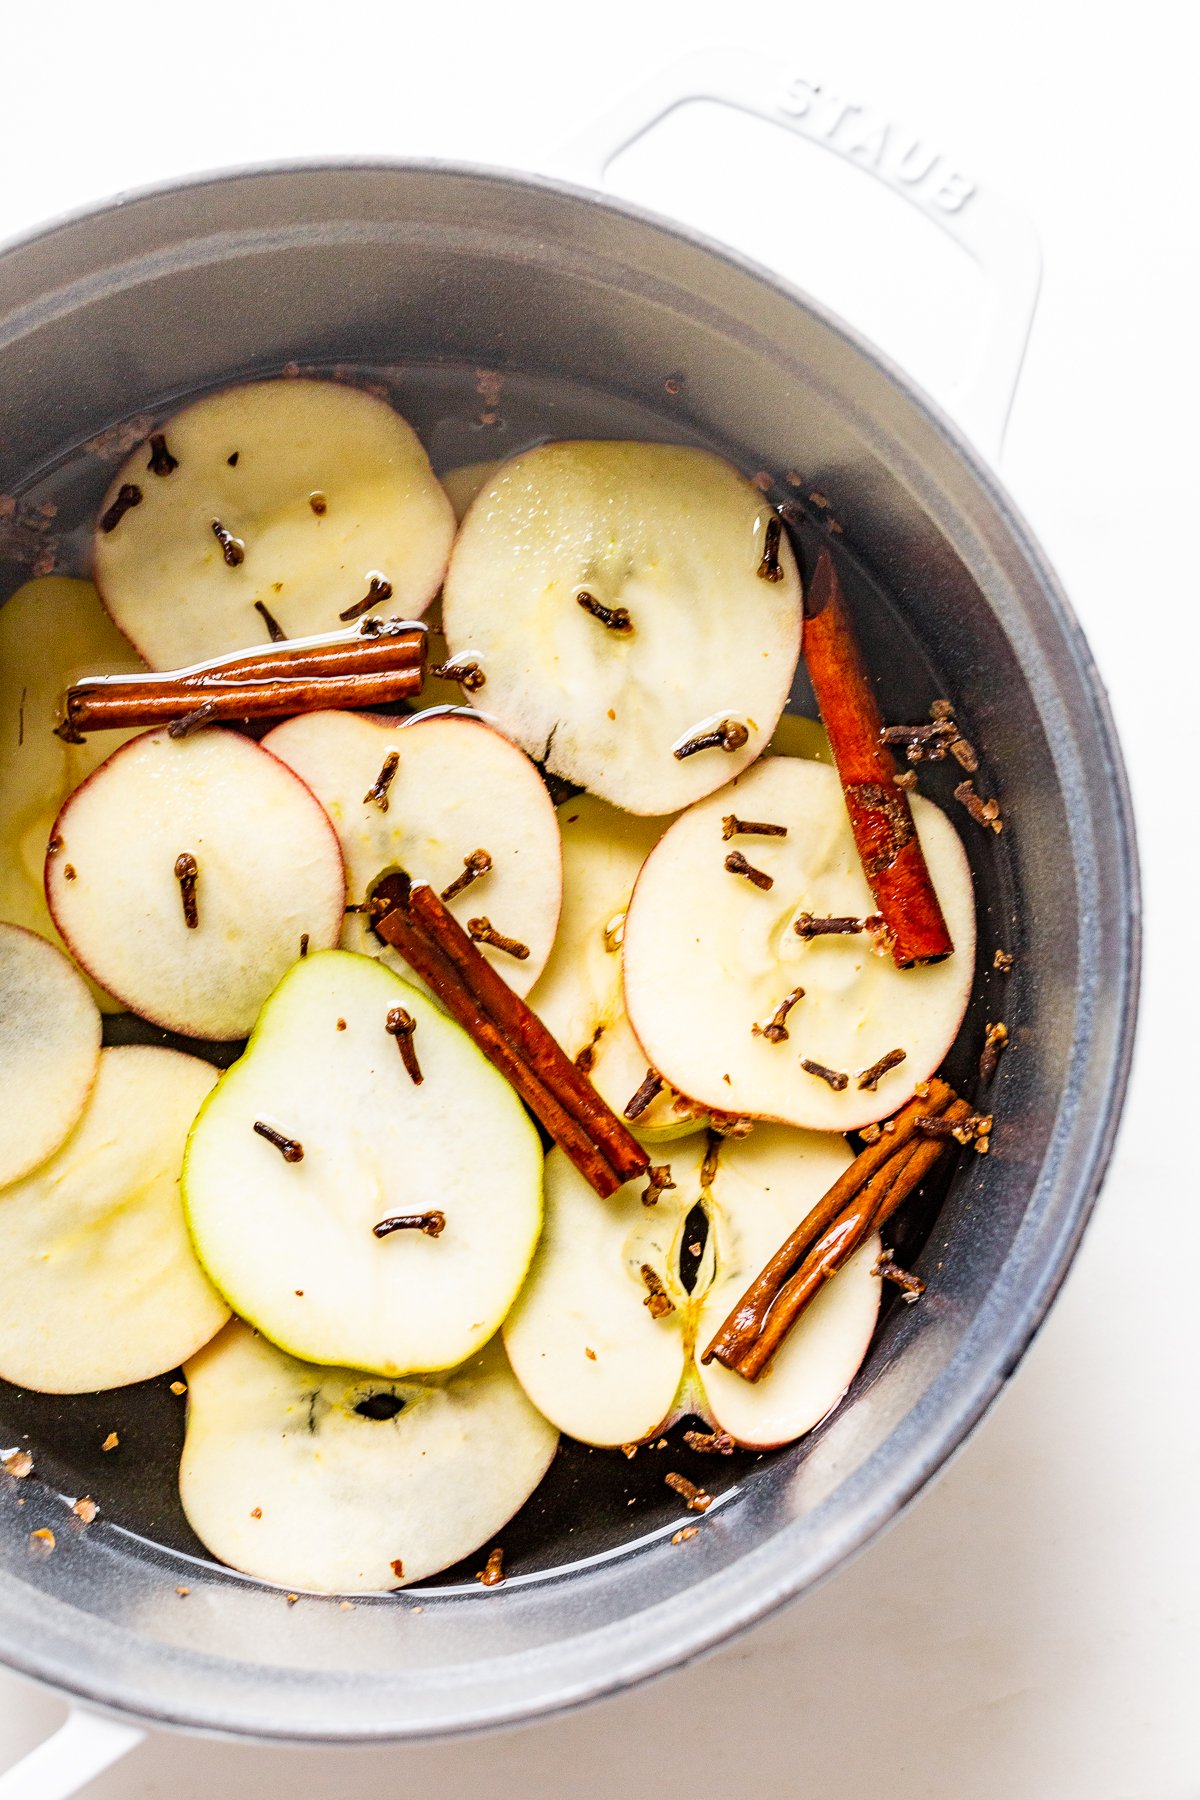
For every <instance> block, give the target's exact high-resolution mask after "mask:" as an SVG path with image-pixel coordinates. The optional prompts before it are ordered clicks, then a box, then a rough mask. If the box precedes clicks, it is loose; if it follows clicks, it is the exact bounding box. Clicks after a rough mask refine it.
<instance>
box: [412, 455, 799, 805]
mask: <svg viewBox="0 0 1200 1800" xmlns="http://www.w3.org/2000/svg"><path fill="white" fill-rule="evenodd" d="M778 527H779V522H778V519H777V518H776V517H775V514H774V512H773V510H772V508H771V507H770V506H769V505H768V503H767V501H766V500H765V499H764V498H763V495H762V494H761V493H760V492H759V490H758V489H757V488H756V487H754V486H753V484H752V483H750V482H748V481H746V480H745V479H744V478H743V477H742V476H741V475H740V474H739V473H738V472H737V470H736V469H734V468H733V467H732V465H731V464H729V463H727V462H725V461H723V460H722V459H721V458H720V457H717V456H713V455H712V454H710V453H709V452H708V451H704V450H693V449H688V448H684V447H681V446H678V445H670V444H637V443H620V442H574V443H552V444H543V445H541V446H540V447H539V448H537V449H534V450H529V451H526V452H524V453H523V454H522V455H520V456H517V457H514V458H513V460H512V461H511V462H507V463H505V464H503V465H502V466H501V468H500V469H499V470H498V471H497V472H496V474H495V475H494V476H493V478H492V480H491V481H490V483H488V484H487V485H486V486H485V487H484V488H483V489H482V490H481V491H480V493H479V494H478V495H477V497H476V499H475V500H474V502H473V504H472V506H471V508H470V511H469V512H468V514H467V516H466V518H465V519H464V521H463V524H462V528H461V529H460V531H459V534H458V538H457V540H456V542H455V546H454V552H453V555H452V557H451V560H450V568H449V571H448V572H447V576H446V585H445V593H444V596H443V606H442V611H443V617H444V621H445V628H446V636H447V640H448V642H449V646H450V649H451V650H452V651H453V652H455V653H456V654H457V655H459V656H462V657H470V658H472V659H473V660H475V661H478V662H479V663H480V664H481V666H482V668H483V670H484V674H485V676H486V685H485V686H484V687H483V689H482V690H481V691H480V693H479V695H478V704H479V705H480V706H481V707H482V708H484V709H485V710H486V711H487V712H488V713H490V714H492V715H493V716H494V717H495V718H496V719H498V721H499V723H500V724H501V725H502V726H503V727H504V729H505V730H506V731H507V732H509V734H510V735H511V736H512V737H513V738H515V739H516V741H517V743H519V744H520V745H521V747H522V748H523V749H524V750H527V751H528V752H529V754H530V755H531V756H533V757H536V758H538V759H539V760H541V761H544V762H545V764H546V766H547V767H548V768H549V769H550V771H551V772H552V773H553V774H555V775H560V776H562V777H563V778H564V779H565V780H567V781H571V782H577V783H578V784H579V785H580V786H581V787H584V788H587V789H588V791H589V792H590V793H593V794H597V795H599V796H600V797H601V798H602V799H605V800H609V801H611V802H612V803H613V805H616V806H620V807H623V808H624V809H625V810H626V811H627V812H633V813H643V814H655V813H668V812H674V811H676V810H678V808H680V807H683V806H687V805H689V804H690V803H691V802H692V801H694V800H697V799H699V798H700V796H701V795H703V794H708V793H711V792H712V791H713V789H714V788H717V787H720V786H721V785H722V784H723V783H724V782H726V781H728V780H729V778H730V776H731V775H735V774H737V772H738V771H739V770H740V769H743V768H745V767H746V766H747V765H748V764H749V763H751V762H752V761H753V760H754V758H755V757H756V756H757V755H758V754H759V753H760V751H761V750H762V749H763V748H764V747H765V745H766V743H767V740H768V739H769V737H770V736H771V733H772V731H773V730H774V728H775V725H776V722H777V721H778V719H779V715H780V713H781V712H782V711H783V706H784V702H785V701H786V699H787V695H788V690H789V688H790V687H791V683H792V677H793V675H794V673H795V668H796V659H797V656H798V654H799V650H800V633H801V605H800V579H799V576H798V574H797V572H796V565H795V561H794V559H793V557H792V553H791V549H790V547H789V545H788V544H787V542H786V540H779V541H777V539H778ZM768 532H769V533H770V538H768ZM760 571H762V573H760ZM768 577H772V578H768ZM714 729H717V735H718V736H719V737H720V738H721V740H722V742H723V743H724V744H725V746H726V748H722V747H720V745H717V746H716V747H709V748H703V749H697V750H695V752H694V753H692V754H686V755H684V756H682V757H678V756H677V755H676V752H677V751H682V750H685V749H686V748H687V747H688V746H689V745H691V744H693V743H695V742H696V741H697V740H703V739H705V738H706V737H707V736H708V735H709V734H710V733H711V732H712V731H713V730H714Z"/></svg>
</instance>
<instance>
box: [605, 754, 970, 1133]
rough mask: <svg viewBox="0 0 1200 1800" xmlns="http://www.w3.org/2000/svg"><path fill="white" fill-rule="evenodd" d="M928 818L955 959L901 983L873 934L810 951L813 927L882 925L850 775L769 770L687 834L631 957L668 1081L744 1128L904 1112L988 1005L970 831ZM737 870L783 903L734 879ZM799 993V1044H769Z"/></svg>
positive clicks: (643, 900) (654, 876)
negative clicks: (976, 979)
mask: <svg viewBox="0 0 1200 1800" xmlns="http://www.w3.org/2000/svg"><path fill="white" fill-rule="evenodd" d="M912 809H913V818H914V820H915V822H916V827H917V833H918V836H919V838H920V841H921V847H922V849H923V850H924V852H925V860H926V862H927V863H928V865H929V870H930V874H931V875H932V877H933V882H934V886H935V888H936V889H937V895H938V899H939V900H940V902H941V906H942V911H943V912H944V913H945V916H946V920H947V923H948V925H949V927H950V932H951V936H952V937H953V939H954V943H955V952H954V955H953V956H951V957H949V958H948V959H947V960H946V961H945V962H942V963H937V964H935V965H933V966H930V967H924V968H917V969H897V968H896V966H895V964H894V963H893V962H892V959H891V957H890V956H889V955H888V954H887V953H886V947H885V946H884V945H883V943H882V942H881V941H880V939H879V937H878V935H877V934H876V933H873V932H871V931H863V932H859V933H857V934H855V935H852V936H820V937H813V938H810V939H802V938H801V937H799V936H797V934H796V931H795V929H794V927H795V925H796V922H797V920H798V919H799V915H800V914H801V913H811V914H812V915H813V916H814V917H815V918H828V917H854V918H858V919H862V918H866V917H869V916H870V915H871V914H872V911H873V901H872V899H871V894H870V890H869V889H868V887H867V883H866V879H865V877H864V875H863V872H862V866H861V864H860V861H859V857H858V852H857V851H856V849H855V846H854V840H853V838H852V836H851V834H850V826H849V822H848V820H847V816H846V808H845V803H844V801H843V799H842V790H841V784H840V782H839V780H838V776H837V773H836V771H835V770H834V769H832V768H828V767H825V766H824V765H822V764H820V763H816V762H812V761H808V760H805V759H800V758H792V757H768V758H766V759H764V760H763V761H762V762H760V763H759V764H758V765H757V766H756V767H755V768H753V769H751V770H750V771H748V773H747V774H745V775H743V776H741V777H739V778H738V779H737V780H736V781H734V782H732V783H731V784H730V785H729V787H727V788H725V789H723V790H722V792H721V793H719V794H715V795H713V796H712V797H711V798H710V799H707V800H704V801H702V802H701V803H700V804H699V805H698V806H694V807H693V808H692V809H691V810H690V811H689V812H687V813H685V814H684V815H683V817H682V818H680V819H678V820H677V821H676V822H675V824H674V825H672V827H671V829H670V830H669V831H668V832H667V833H666V835H665V836H664V837H663V838H662V840H661V842H660V843H659V845H658V847H657V849H656V850H654V851H653V852H652V854H651V855H650V857H649V858H648V859H647V861H646V864H645V866H644V868H643V869H642V872H641V874H640V876H639V877H638V883H637V886H636V888H635V889H634V893H633V899H632V901H631V902H630V906H629V913H628V917H627V919H626V922H625V944H624V966H625V1004H626V1006H627V1008H628V1010H629V1018H630V1022H631V1023H632V1025H633V1029H634V1031H635V1032H636V1033H637V1036H638V1039H639V1040H640V1042H641V1043H642V1044H643V1045H644V1047H645V1050H646V1054H647V1058H648V1060H649V1061H650V1062H651V1063H653V1064H654V1066H655V1068H657V1069H659V1070H660V1071H661V1072H662V1074H663V1075H664V1076H665V1077H666V1079H667V1080H668V1081H670V1082H671V1083H672V1084H673V1085H674V1086H676V1087H678V1088H680V1089H682V1091H683V1092H684V1093H686V1094H690V1095H691V1097H692V1098H693V1099H694V1100H696V1101H697V1102H699V1103H701V1104H704V1105H707V1106H711V1107H716V1108H720V1109H722V1110H725V1111H728V1112H734V1113H743V1114H750V1115H752V1116H754V1117H758V1118H770V1119H779V1120H782V1121H783V1122H784V1123H786V1124H791V1125H801V1126H807V1127H810V1128H812V1129H814V1130H818V1131H852V1130H857V1129H858V1128H859V1127H860V1126H862V1125H866V1124H869V1123H870V1122H871V1121H872V1120H875V1119H881V1118H884V1117H885V1116H886V1115H887V1114H888V1113H890V1112H893V1111H894V1110H895V1108H896V1107H897V1106H899V1105H900V1104H901V1103H902V1102H903V1101H905V1100H907V1099H908V1097H909V1095H910V1094H911V1093H912V1091H913V1088H914V1086H915V1085H916V1083H918V1082H920V1081H923V1080H925V1078H926V1077H927V1076H929V1075H931V1074H932V1073H933V1071H934V1070H935V1069H936V1068H937V1067H938V1065H939V1064H940V1063H941V1061H942V1059H943V1057H944V1056H945V1055H946V1052H947V1051H948V1050H949V1048H950V1045H951V1044H952V1043H953V1041H954V1036H955V1033H956V1032H957V1030H958V1027H959V1024H960V1023H961V1020H962V1016H963V1013H964V1011H965V1009H966V1005H967V1000H968V997H969V995H970V989H971V981H972V978H973V976H974V969H975V909H974V901H973V896H972V889H971V875H970V870H969V868H968V866H967V859H966V855H965V853H964V851H963V848H962V845H961V843H960V842H959V839H958V835H957V833H956V832H955V830H954V827H953V825H952V824H951V823H950V821H949V819H947V818H946V816H945V814H944V813H942V812H941V811H939V809H938V808H937V807H936V806H934V805H933V803H932V802H931V801H929V800H925V799H922V798H920V797H919V796H916V795H914V796H913V801H912ZM731 814H732V815H735V816H736V817H738V818H740V819H742V820H746V821H749V822H752V823H768V824H776V825H782V826H785V827H786V829H787V836H786V837H765V836H757V835H753V834H746V835H743V834H740V833H739V834H737V835H735V836H733V837H731V838H729V839H726V838H725V837H724V836H723V831H724V829H725V828H724V826H723V820H724V819H725V818H726V817H728V816H729V815H731ZM732 853H739V854H740V855H741V856H742V857H743V858H744V859H745V861H746V862H747V863H748V864H749V865H750V867H751V868H752V869H754V870H756V871H758V872H759V873H760V874H761V875H762V876H763V877H764V878H766V877H769V878H770V881H771V883H772V885H771V886H770V887H769V888H767V889H763V888H762V887H759V886H757V885H755V884H754V882H752V881H751V880H750V879H748V878H747V877H746V876H745V875H741V874H734V873H731V872H730V871H729V870H728V869H727V868H726V866H725V863H726V858H727V856H729V855H730V854H732ZM797 988H801V989H803V998H802V999H800V1000H798V1001H796V1002H795V1004H794V1005H793V1006H792V1008H791V1010H790V1011H789V1012H788V1013H787V1016H786V1020H785V1021H784V1023H785V1028H786V1031H787V1036H786V1038H782V1039H775V1038H773V1037H768V1036H764V1035H763V1032H764V1029H765V1027H767V1026H768V1025H770V1024H771V1023H772V1021H773V1020H774V1019H775V1017H776V1012H777V1008H778V1007H779V1006H780V1004H781V1002H783V1001H784V1000H785V998H786V997H787V996H788V995H790V994H792V993H794V992H795V990H796V989H797ZM756 1026H757V1028H758V1029H757V1031H756V1030H755V1027H756ZM894 1050H903V1051H904V1053H905V1054H904V1060H903V1061H902V1062H900V1063H899V1064H898V1065H897V1066H896V1067H895V1068H893V1069H891V1070H890V1071H889V1072H887V1073H885V1074H883V1075H881V1076H880V1077H879V1079H878V1080H877V1081H876V1082H875V1084H874V1085H873V1086H872V1085H870V1081H871V1077H870V1075H869V1073H868V1072H869V1071H870V1070H871V1069H872V1067H873V1065H875V1064H877V1063H878V1062H879V1061H880V1059H881V1058H883V1057H885V1056H887V1055H888V1054H889V1052H891V1051H894ZM805 1061H808V1062H812V1063H816V1064H819V1065H821V1066H822V1067H823V1068H824V1069H825V1070H826V1072H827V1074H826V1075H824V1076H823V1075H822V1074H820V1073H814V1072H812V1071H810V1070H806V1069H805V1068H804V1067H803V1066H802V1065H803V1063H804V1062H805ZM830 1076H832V1078H833V1080H834V1081H836V1082H837V1083H838V1085H837V1086H836V1087H835V1086H834V1085H831V1080H830V1079H829V1077H830ZM842 1077H845V1081H844V1085H843V1084H842ZM863 1082H866V1083H867V1085H865V1086H864V1085H860V1084H862V1083H863Z"/></svg>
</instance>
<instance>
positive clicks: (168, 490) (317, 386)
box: [93, 380, 454, 669]
mask: <svg viewBox="0 0 1200 1800" xmlns="http://www.w3.org/2000/svg"><path fill="white" fill-rule="evenodd" d="M453 536H454V511H453V508H452V507H451V505H450V502H449V500H448V499H447V498H446V495H445V494H444V493H443V491H442V488H441V485H440V483H439V482H438V480H437V478H436V477H435V475H434V473H433V471H432V469H431V468H430V466H429V458H428V457H427V456H426V454H425V451H424V449H423V448H422V445H421V442H420V439H419V438H418V437H417V435H416V433H415V432H414V431H413V429H412V427H411V426H410V425H409V424H407V423H406V421H405V420H404V419H402V418H401V417H400V415H399V414H398V413H396V412H394V411H393V409H392V408H391V407H390V406H389V405H388V403H387V402H386V401H385V400H381V399H378V398H376V397H375V396H374V395H372V394H367V393H364V392H363V391H362V390H361V389H359V388H353V387H347V386H345V385H344V384H342V383H340V382H336V381H313V380H299V381H288V380H278V381H256V382H249V383H246V384H245V385H243V386H239V387H230V388H224V389H223V390H222V391H221V392H220V393H216V394H209V395H207V396H206V397H205V398H204V399H202V400H197V401H195V402H194V403H193V404H192V405H191V406H188V407H185V408H184V410H183V411H182V412H179V413H176V414H175V416H174V417H173V418H171V419H168V420H167V422H166V424H165V425H163V426H162V428H161V430H160V431H158V432H156V433H155V434H154V436H153V437H152V438H151V439H150V440H149V443H147V444H142V445H140V446H139V447H138V449H137V450H135V451H134V452H133V454H132V456H131V457H130V458H129V459H128V461H127V462H126V463H125V464H124V465H123V467H122V468H121V469H120V470H119V471H118V473H117V474H116V475H115V476H114V478H113V482H112V485H111V487H110V488H109V491H108V493H107V494H106V495H105V498H104V501H103V504H102V506H101V509H100V522H99V526H98V528H97V532H96V539H95V556H94V565H93V572H94V574H95V578H96V584H97V586H98V587H99V589H100V592H101V594H102V596H103V598H104V603H105V605H106V606H107V607H108V609H109V611H110V612H111V614H112V616H113V618H114V619H115V620H116V621H117V624H118V625H119V626H120V627H121V630H122V631H123V632H124V633H125V634H126V636H127V637H128V638H129V640H130V642H131V643H134V644H136V645H137V646H138V648H139V650H140V651H141V653H142V655H143V656H144V657H145V658H146V661H147V662H148V663H149V664H150V666H151V668H154V669H174V668H181V667H185V666H187V665H189V664H191V663H196V662H202V661H204V660H205V658H207V657H213V656H220V655H222V654H223V653H225V652H227V651H233V650H240V649H244V648H245V647H246V646H247V645H250V644H255V643H260V642H265V641H266V638H267V632H268V624H267V621H266V619H265V618H264V615H263V611H262V610H260V609H263V608H265V609H266V612H267V613H268V614H269V615H270V617H271V618H272V619H274V620H275V621H276V622H277V624H278V626H279V627H280V629H281V630H282V631H283V632H284V634H285V635H286V636H287V637H289V638H296V637H309V636H313V635H315V634H317V633H319V632H325V631H332V630H336V629H337V626H338V621H339V619H344V618H346V617H347V616H348V615H352V616H353V617H356V618H357V617H361V616H363V615H364V614H365V613H368V612H376V613H378V612H380V611H381V610H382V611H383V612H385V613H387V614H388V615H397V616H401V617H403V616H405V615H407V616H409V617H416V615H417V614H419V613H420V612H421V611H422V610H423V609H424V607H425V606H426V605H427V604H428V603H429V601H430V599H431V598H432V596H433V595H434V594H435V593H436V592H437V589H438V586H439V584H440V582H441V579H442V576H443V574H444V572H445V568H446V559H447V557H448V555H449V552H450V543H451V539H452V538H453ZM372 594H374V595H375V599H374V600H371V601H369V603H368V604H366V605H363V604H362V602H364V601H367V600H368V596H370V595H372Z"/></svg>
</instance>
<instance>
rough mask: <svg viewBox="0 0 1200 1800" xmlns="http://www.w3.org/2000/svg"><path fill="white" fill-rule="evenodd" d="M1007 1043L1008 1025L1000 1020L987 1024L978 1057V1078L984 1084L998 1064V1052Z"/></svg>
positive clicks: (994, 1071) (990, 1077)
mask: <svg viewBox="0 0 1200 1800" xmlns="http://www.w3.org/2000/svg"><path fill="white" fill-rule="evenodd" d="M1007 1044H1008V1026H1007V1025H1005V1024H1004V1023H1003V1021H1000V1022H999V1023H997V1024H995V1025H991V1024H989V1025H987V1026H985V1028H984V1033H983V1051H982V1054H981V1055H980V1058H979V1079H980V1081H982V1082H983V1083H984V1085H985V1086H986V1084H987V1083H988V1082H989V1081H990V1080H991V1079H992V1077H993V1075H994V1074H995V1073H996V1070H997V1068H998V1067H999V1066H1000V1052H1001V1051H1002V1050H1003V1049H1004V1048H1005V1047H1006V1045H1007Z"/></svg>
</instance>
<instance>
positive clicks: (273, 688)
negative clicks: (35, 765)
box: [63, 624, 426, 734]
mask: <svg viewBox="0 0 1200 1800" xmlns="http://www.w3.org/2000/svg"><path fill="white" fill-rule="evenodd" d="M425 654H426V631H425V627H424V626H423V625H410V624H402V625H399V626H398V627H397V628H396V629H395V630H387V631H384V632H380V633H379V634H370V635H364V634H363V633H362V632H337V633H334V634H332V635H330V636H327V637H319V638H297V639H295V640H293V641H291V642H284V643H280V644H278V645H272V646H269V647H265V648H263V649H262V650H256V651H250V652H243V653H239V654H238V655H237V656H228V657H220V658H217V659H216V660H214V661H212V662H205V663H197V664H196V665H195V666H194V667H192V668H188V669H178V670H175V671H173V672H171V673H169V674H162V675H97V676H91V677H89V678H88V679H87V680H85V681H80V682H76V683H75V685H74V686H73V687H70V688H68V690H67V696H66V706H65V712H64V719H63V729H64V730H66V731H71V732H74V733H76V734H82V733H84V732H87V731H105V730H110V731H111V730H122V731H125V730H129V729H133V730H137V729H138V728H140V727H142V728H144V727H148V726H152V725H167V724H170V723H171V722H173V721H174V720H176V719H180V718H183V717H186V716H187V715H189V714H191V713H194V712H197V711H198V710H199V708H200V707H201V706H203V707H204V709H205V723H206V724H216V723H219V722H220V721H222V720H229V719H264V718H274V717H277V716H279V715H282V714H287V715H290V714H292V713H302V712H317V711H321V710H323V709H325V708H326V707H329V708H347V707H358V706H380V705H385V704H388V703H390V702H392V701H394V700H403V699H408V698H411V697H412V696H413V695H414V694H417V693H419V692H420V690H421V684H422V681H423V679H424V671H425Z"/></svg>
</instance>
